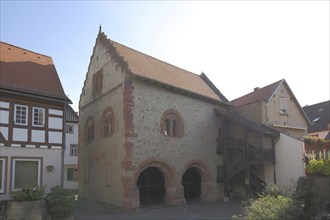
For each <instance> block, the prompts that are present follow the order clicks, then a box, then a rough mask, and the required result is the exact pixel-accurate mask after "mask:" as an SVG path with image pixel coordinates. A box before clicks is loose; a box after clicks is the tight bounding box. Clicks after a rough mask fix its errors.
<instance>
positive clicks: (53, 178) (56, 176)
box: [0, 147, 62, 200]
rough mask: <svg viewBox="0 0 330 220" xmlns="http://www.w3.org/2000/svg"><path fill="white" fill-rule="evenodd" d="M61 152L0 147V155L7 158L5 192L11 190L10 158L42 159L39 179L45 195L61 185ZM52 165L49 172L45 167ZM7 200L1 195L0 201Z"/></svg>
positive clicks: (5, 196) (7, 197) (6, 197)
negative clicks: (44, 189) (44, 187)
mask: <svg viewBox="0 0 330 220" xmlns="http://www.w3.org/2000/svg"><path fill="white" fill-rule="evenodd" d="M61 152H62V150H56V149H40V148H13V147H0V155H1V156H2V157H7V170H6V172H7V179H6V192H7V193H8V192H9V190H10V189H11V185H10V184H11V179H10V177H12V164H11V161H12V160H11V158H12V157H20V159H23V158H39V157H40V158H42V167H41V177H42V185H43V186H44V185H46V193H47V192H50V189H51V188H52V187H54V186H57V185H60V184H61V161H62V159H61V157H62V156H61V154H62V153H61ZM48 165H52V166H53V167H54V169H53V170H52V171H51V172H49V171H48V170H47V168H46V167H47V166H48ZM5 199H9V195H8V194H1V198H0V200H5Z"/></svg>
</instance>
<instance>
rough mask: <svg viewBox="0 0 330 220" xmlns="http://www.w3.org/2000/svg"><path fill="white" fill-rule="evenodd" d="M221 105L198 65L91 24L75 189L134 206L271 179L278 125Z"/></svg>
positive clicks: (241, 189) (216, 193) (217, 194)
mask: <svg viewBox="0 0 330 220" xmlns="http://www.w3.org/2000/svg"><path fill="white" fill-rule="evenodd" d="M230 108H231V104H230V103H229V102H228V100H227V99H226V98H225V96H223V95H222V94H221V92H220V91H219V90H218V89H217V88H216V87H215V86H214V85H213V84H212V82H211V81H210V80H209V79H208V78H207V77H206V75H205V74H203V73H202V74H201V75H196V74H193V73H191V72H188V71H186V70H183V69H181V68H178V67H176V66H173V65H171V64H168V63H166V62H163V61H161V60H158V59H156V58H154V57H151V56H148V55H146V54H143V53H141V52H139V51H136V50H134V49H132V48H129V47H126V46H124V45H122V44H119V43H117V42H115V41H113V40H110V39H108V38H107V36H106V35H105V34H104V33H103V32H102V31H101V29H100V31H99V33H98V36H97V38H96V42H95V46H94V49H93V53H92V56H91V58H90V63H89V67H88V71H87V74H86V78H85V82H84V86H83V89H82V93H81V96H80V101H79V110H80V112H79V126H80V129H79V130H80V132H79V146H80V148H79V195H80V196H81V197H82V198H88V199H93V200H99V201H103V202H106V203H111V204H114V205H117V206H119V207H122V208H125V209H138V208H139V207H140V205H145V204H150V203H159V202H161V203H166V204H171V205H177V204H183V203H186V202H187V201H190V200H194V199H202V200H216V199H222V198H224V197H228V196H230V194H233V193H232V192H235V191H238V193H241V194H244V193H246V195H248V194H249V193H251V191H253V190H256V189H255V188H257V187H256V186H260V184H261V183H264V182H265V180H267V182H272V181H274V178H273V176H274V173H273V170H274V165H275V156H274V155H275V149H274V146H275V143H276V141H277V140H278V138H279V132H278V131H277V130H274V129H272V128H269V127H267V126H264V125H262V124H258V123H255V122H252V121H251V120H247V119H245V118H243V117H241V116H239V115H237V114H236V113H235V112H232V111H230ZM265 163H267V165H266V166H264V164H265ZM269 170H271V173H270V172H269Z"/></svg>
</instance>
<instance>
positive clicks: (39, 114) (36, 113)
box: [32, 107, 45, 127]
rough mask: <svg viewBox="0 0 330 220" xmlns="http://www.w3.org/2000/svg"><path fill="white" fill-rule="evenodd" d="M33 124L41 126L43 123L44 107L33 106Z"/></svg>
mask: <svg viewBox="0 0 330 220" xmlns="http://www.w3.org/2000/svg"><path fill="white" fill-rule="evenodd" d="M32 120H33V126H37V127H43V126H44V124H45V109H43V108H37V107H33V119H32Z"/></svg>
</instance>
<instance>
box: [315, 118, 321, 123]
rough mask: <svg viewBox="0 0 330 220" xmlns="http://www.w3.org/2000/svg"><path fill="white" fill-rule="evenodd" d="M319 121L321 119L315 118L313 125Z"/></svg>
mask: <svg viewBox="0 0 330 220" xmlns="http://www.w3.org/2000/svg"><path fill="white" fill-rule="evenodd" d="M320 119H321V117H317V118H315V119H314V120H313V124H314V123H316V122H318V121H320Z"/></svg>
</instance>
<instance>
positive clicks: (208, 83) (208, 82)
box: [200, 72, 232, 105]
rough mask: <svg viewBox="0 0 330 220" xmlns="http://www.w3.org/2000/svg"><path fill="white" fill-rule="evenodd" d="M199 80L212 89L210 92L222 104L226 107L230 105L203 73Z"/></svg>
mask: <svg viewBox="0 0 330 220" xmlns="http://www.w3.org/2000/svg"><path fill="white" fill-rule="evenodd" d="M200 78H201V79H202V80H203V81H204V82H205V83H206V84H207V85H208V86H209V87H210V88H211V89H212V91H213V92H214V93H215V94H217V95H218V96H219V98H220V100H222V101H223V102H224V103H227V104H228V105H232V104H231V103H230V102H229V100H228V99H227V98H226V97H225V96H224V95H223V94H222V93H221V92H220V90H219V89H218V88H217V87H216V86H215V85H214V84H213V83H212V81H211V80H210V79H209V78H208V77H207V76H206V74H205V73H203V72H202V74H201V75H200Z"/></svg>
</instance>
